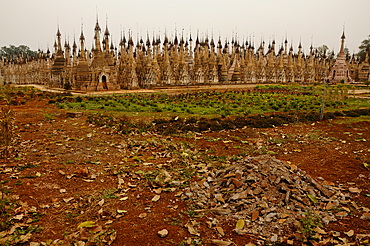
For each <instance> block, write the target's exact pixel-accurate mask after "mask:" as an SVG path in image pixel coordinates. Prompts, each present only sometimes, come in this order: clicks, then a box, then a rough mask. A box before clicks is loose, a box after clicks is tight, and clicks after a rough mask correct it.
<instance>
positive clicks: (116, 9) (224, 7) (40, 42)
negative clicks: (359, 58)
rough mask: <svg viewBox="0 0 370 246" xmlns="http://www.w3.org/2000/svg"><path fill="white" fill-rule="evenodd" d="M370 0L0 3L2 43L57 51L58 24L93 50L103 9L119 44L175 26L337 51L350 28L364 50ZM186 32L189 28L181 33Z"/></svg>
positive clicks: (353, 45) (352, 42) (350, 39)
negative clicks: (125, 38)
mask: <svg viewBox="0 0 370 246" xmlns="http://www.w3.org/2000/svg"><path fill="white" fill-rule="evenodd" d="M369 11H370V0H253V1H251V0H213V1H211V0H141V1H139V0H73V1H72V0H62V1H60V0H58V1H57V0H0V32H1V33H0V47H2V46H8V45H9V44H14V45H20V44H24V45H27V46H29V47H30V48H31V49H33V50H37V49H38V48H40V49H42V50H46V49H47V47H49V48H50V49H51V50H52V48H53V43H54V40H55V34H56V31H57V26H58V23H59V28H60V31H61V33H62V38H63V43H64V39H65V38H67V39H68V38H69V41H70V44H71V45H72V43H73V37H74V35H76V40H77V41H78V37H79V35H80V32H81V23H82V22H83V30H84V34H85V38H86V44H87V48H89V49H90V48H91V46H92V43H93V36H94V25H95V22H96V14H98V17H99V23H100V26H101V28H102V29H103V30H102V31H104V30H105V26H106V16H107V17H108V27H109V31H110V33H111V34H112V35H113V43H114V44H116V45H118V43H119V40H120V35H121V31H123V30H124V31H125V33H126V35H127V33H128V31H129V30H131V31H132V33H133V37H134V41H135V42H136V37H137V35H139V36H143V37H144V38H145V39H146V35H147V33H149V35H150V37H152V34H153V31H154V32H155V34H156V35H157V34H158V33H160V34H161V37H162V41H163V37H164V32H165V30H166V31H167V35H168V36H169V37H171V36H172V37H173V35H174V33H175V30H177V33H178V35H180V34H181V33H182V32H183V33H184V35H188V34H189V32H190V30H191V33H192V37H193V39H195V36H196V34H197V31H198V30H199V34H200V36H204V35H206V34H208V36H212V33H213V36H214V38H215V39H217V40H218V37H219V36H221V39H222V41H224V40H225V39H228V40H231V38H232V36H233V34H234V36H235V35H237V36H238V40H240V41H243V39H244V40H249V39H250V38H251V39H253V37H254V43H255V46H258V45H259V44H260V42H261V39H263V40H264V41H265V42H266V46H267V44H268V43H269V42H272V40H273V39H275V41H276V44H277V45H278V46H279V45H280V44H281V43H282V42H283V41H284V40H285V37H287V39H288V41H289V44H290V43H292V44H293V47H294V50H295V51H296V50H297V46H298V43H299V41H300V40H301V41H302V46H303V48H304V51H305V52H308V51H309V47H310V45H311V42H312V45H313V46H314V47H317V46H321V45H323V44H325V45H327V46H329V48H330V49H331V50H334V51H335V53H338V51H339V48H340V37H341V35H342V30H343V26H344V25H345V35H346V47H347V48H348V49H349V50H350V52H351V53H353V52H357V51H358V46H359V45H360V43H361V41H362V40H364V39H366V38H367V36H368V35H369V34H370V13H369ZM182 30H183V31H182Z"/></svg>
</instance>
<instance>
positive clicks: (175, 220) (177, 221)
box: [164, 217, 182, 226]
mask: <svg viewBox="0 0 370 246" xmlns="http://www.w3.org/2000/svg"><path fill="white" fill-rule="evenodd" d="M164 221H166V222H168V224H169V225H175V226H181V225H182V223H181V219H180V218H173V217H171V218H166V219H164Z"/></svg>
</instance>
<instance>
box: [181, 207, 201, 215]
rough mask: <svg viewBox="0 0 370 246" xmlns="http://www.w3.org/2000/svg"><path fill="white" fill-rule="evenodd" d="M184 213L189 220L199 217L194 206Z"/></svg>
mask: <svg viewBox="0 0 370 246" xmlns="http://www.w3.org/2000/svg"><path fill="white" fill-rule="evenodd" d="M183 213H184V214H186V215H187V216H188V217H189V218H194V217H198V216H199V215H198V212H197V211H196V210H195V205H194V204H190V205H189V207H188V210H186V211H184V212H183Z"/></svg>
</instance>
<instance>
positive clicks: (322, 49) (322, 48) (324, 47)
mask: <svg viewBox="0 0 370 246" xmlns="http://www.w3.org/2000/svg"><path fill="white" fill-rule="evenodd" d="M316 50H317V53H318V55H319V56H320V57H323V56H324V54H326V55H328V53H329V52H328V51H329V47H328V46H327V45H325V44H323V45H321V46H319V47H317V48H316Z"/></svg>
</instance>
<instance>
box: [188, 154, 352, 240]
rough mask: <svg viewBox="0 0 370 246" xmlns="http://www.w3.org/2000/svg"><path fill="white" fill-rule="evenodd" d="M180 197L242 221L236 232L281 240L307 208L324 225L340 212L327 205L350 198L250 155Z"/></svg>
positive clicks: (269, 160)
mask: <svg viewBox="0 0 370 246" xmlns="http://www.w3.org/2000/svg"><path fill="white" fill-rule="evenodd" d="M184 195H186V196H187V198H189V199H192V200H194V202H195V203H196V204H197V206H198V208H199V209H201V210H210V211H211V212H212V213H214V214H215V216H217V215H223V216H224V217H223V216H220V217H221V218H225V219H235V220H239V219H243V220H244V221H245V226H244V227H243V229H242V230H239V231H238V233H248V234H254V235H256V236H257V235H258V236H262V237H264V239H265V240H266V241H272V242H277V241H282V240H283V238H284V236H286V234H287V232H288V231H292V230H291V229H292V228H293V227H295V228H296V227H298V226H299V221H300V220H301V219H302V216H304V215H305V214H306V215H307V214H308V211H309V213H310V214H311V215H312V214H314V215H317V217H320V220H321V222H322V223H323V224H325V223H329V222H330V221H335V220H336V218H337V217H338V215H337V214H335V212H333V211H330V209H331V208H333V207H335V206H340V204H342V203H343V202H345V203H346V202H348V199H349V196H347V195H346V194H344V193H342V192H341V191H340V189H336V188H335V187H332V186H329V185H321V184H320V183H319V182H317V181H316V180H314V179H313V178H311V177H310V176H308V175H306V173H305V172H304V171H302V170H300V169H299V168H297V166H295V165H289V164H288V163H286V162H282V161H280V160H277V159H275V158H273V157H270V156H259V157H248V158H245V159H243V160H241V161H238V162H236V163H235V164H233V165H231V166H229V167H227V168H225V169H222V170H217V171H209V172H208V175H207V177H206V179H203V180H202V181H201V182H199V183H197V184H195V185H192V186H191V187H189V188H188V191H187V192H186V193H184ZM343 216H346V215H345V214H343ZM297 224H298V225H297ZM296 229H298V228H296Z"/></svg>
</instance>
